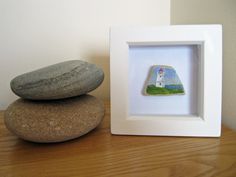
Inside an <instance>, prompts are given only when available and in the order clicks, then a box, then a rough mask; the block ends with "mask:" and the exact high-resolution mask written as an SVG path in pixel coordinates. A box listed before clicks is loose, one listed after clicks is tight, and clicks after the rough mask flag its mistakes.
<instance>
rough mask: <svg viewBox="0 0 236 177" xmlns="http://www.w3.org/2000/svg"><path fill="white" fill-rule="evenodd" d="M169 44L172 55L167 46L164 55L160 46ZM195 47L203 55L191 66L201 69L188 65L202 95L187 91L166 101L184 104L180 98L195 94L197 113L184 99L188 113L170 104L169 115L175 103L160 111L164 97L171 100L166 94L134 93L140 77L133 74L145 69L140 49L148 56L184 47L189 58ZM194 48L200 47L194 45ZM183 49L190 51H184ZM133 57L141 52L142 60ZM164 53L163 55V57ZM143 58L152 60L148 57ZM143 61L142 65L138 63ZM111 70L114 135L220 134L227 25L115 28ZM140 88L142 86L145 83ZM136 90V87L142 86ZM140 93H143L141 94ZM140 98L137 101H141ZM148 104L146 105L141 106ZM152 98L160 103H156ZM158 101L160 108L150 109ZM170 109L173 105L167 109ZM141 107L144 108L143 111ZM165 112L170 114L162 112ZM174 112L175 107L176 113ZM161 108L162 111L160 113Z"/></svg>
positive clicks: (113, 31) (196, 90)
mask: <svg viewBox="0 0 236 177" xmlns="http://www.w3.org/2000/svg"><path fill="white" fill-rule="evenodd" d="M163 46H164V48H162V49H165V50H166V55H165V50H162V54H160V48H158V47H163ZM183 46H184V47H183ZM133 47H134V48H135V47H136V48H135V50H133V49H132V48H133ZM142 47H144V49H142ZM145 47H146V48H145ZM147 47H153V48H152V50H146V49H147ZM166 47H167V48H166ZM171 47H172V48H171ZM173 47H174V48H173ZM179 47H180V48H179ZM191 48H197V50H196V51H197V54H196V55H194V56H197V57H198V58H197V62H195V63H191V61H193V59H192V58H191V57H190V59H187V60H188V61H190V65H191V66H192V65H194V66H196V67H197V69H196V71H197V72H195V73H192V68H191V67H190V68H188V72H189V75H192V76H194V77H195V78H197V79H192V80H196V83H197V85H194V87H192V88H193V90H194V89H195V92H194V93H196V95H195V96H194V97H193V96H191V95H190V94H189V95H188V93H186V95H185V96H186V97H173V98H171V96H169V98H166V100H167V99H173V100H174V102H175V101H176V103H178V101H179V99H180V98H181V99H183V100H184V99H185V98H187V96H190V99H189V100H192V102H193V105H194V107H195V108H196V109H195V111H196V114H195V113H193V114H192V112H191V111H189V110H190V109H189V108H188V107H191V106H188V104H190V103H189V102H185V103H184V105H185V107H184V108H181V109H182V112H181V111H180V112H179V111H178V110H181V109H175V107H173V105H172V107H171V106H170V109H169V110H170V113H169V112H168V108H169V106H168V105H171V104H169V102H167V106H165V107H163V108H162V109H158V105H162V104H161V102H160V101H161V100H163V99H164V101H166V100H165V97H155V98H154V97H153V98H152V97H149V98H147V97H145V96H143V95H141V96H140V95H136V96H135V95H134V96H132V97H131V96H130V95H132V94H133V93H132V90H131V91H130V89H131V88H132V87H133V85H130V82H133V81H132V80H133V79H132V77H133V76H134V77H136V75H134V74H133V75H132V73H135V71H140V72H143V71H142V69H140V70H139V67H140V68H142V67H141V66H142V59H138V58H139V56H140V55H141V54H140V53H142V52H143V51H147V52H149V53H146V54H145V55H146V56H147V57H150V56H152V55H154V54H155V55H158V56H168V55H169V54H170V53H171V50H172V49H173V51H179V55H180V57H181V55H183V56H187V55H185V54H184V53H189V52H188V51H189V50H190V49H191ZM131 50H133V51H136V53H135V54H134V55H133V54H132V51H131ZM138 50H140V51H138ZM137 51H138V52H137ZM173 51H172V52H173ZM186 51H187V52H186ZM191 51H194V50H192V49H191ZM158 52H159V53H158ZM163 52H164V54H163ZM181 52H184V53H183V54H181ZM144 53H145V52H144ZM144 53H142V54H144ZM155 55H154V56H155ZM173 55H174V54H173ZM132 56H136V57H137V60H136V59H130V57H132ZM158 56H157V58H161V57H158ZM176 56H177V54H176ZM188 56H190V55H188ZM155 57H156V56H155ZM155 57H154V58H155ZM172 58H173V57H172ZM174 58H175V56H174ZM176 60H177V59H176ZM187 60H186V61H187ZM143 61H148V60H146V58H145V57H144V58H143ZM150 61H151V59H150ZM153 61H154V63H155V61H157V60H155V59H154V60H153ZM162 61H163V60H162ZM164 61H167V60H164ZM132 62H133V63H132ZM138 62H141V64H139V65H138V66H136V63H138ZM178 63H180V64H181V60H178ZM157 64H158V63H157ZM134 65H135V67H136V68H135V69H134V71H130V70H133V68H132V66H134ZM143 65H145V64H143ZM176 66H177V65H176ZM178 66H179V65H178ZM182 66H183V67H185V63H182ZM130 67H131V69H130ZM136 73H139V72H136ZM110 74H111V75H110V77H111V83H110V84H111V133H112V134H118V135H152V136H197V137H219V136H220V134H221V94H222V26H221V25H177V26H160V27H140V28H136V27H112V28H111V30H110ZM141 74H142V73H141ZM143 74H145V73H143ZM143 74H142V75H143ZM142 75H140V77H142ZM185 76H186V77H187V76H188V73H187V74H186V73H185V74H184V75H183V77H185ZM194 77H193V78H194ZM135 80H137V82H138V80H139V78H135ZM190 80H191V79H190ZM137 84H138V83H137ZM139 84H140V83H139ZM188 85H191V84H186V87H187V86H188ZM137 87H139V88H141V87H140V85H139V86H137ZM134 88H136V86H135V87H134ZM134 92H135V91H134ZM134 94H139V93H138V92H135V93H134ZM140 94H141V91H140ZM136 98H137V100H135V99H136ZM139 98H140V99H139ZM149 99H150V100H149ZM175 99H176V100H175ZM140 100H141V101H140ZM142 102H143V105H142V104H141V103H142ZM146 102H147V103H146ZM150 102H151V103H154V104H151V106H150ZM156 102H158V105H157V106H156V108H155V106H154V108H152V109H150V107H153V106H152V105H156V104H155V103H156ZM148 104H149V107H148ZM137 105H138V106H139V107H138V106H137ZM140 105H141V106H140ZM176 105H178V104H176ZM145 107H146V108H145ZM159 107H160V106H159ZM166 107H167V109H165V108H166ZM131 109H133V110H134V111H132V110H131ZM140 110H142V111H143V112H142V111H141V112H140ZM164 110H165V112H163V113H160V112H161V111H164ZM171 110H172V112H171ZM173 110H175V112H176V114H175V112H173ZM145 111H146V112H145ZM153 111H154V112H153ZM155 111H156V112H157V113H156V114H155ZM158 111H159V112H158ZM150 112H151V113H150ZM159 113H160V114H159Z"/></svg>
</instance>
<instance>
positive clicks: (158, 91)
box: [146, 85, 184, 95]
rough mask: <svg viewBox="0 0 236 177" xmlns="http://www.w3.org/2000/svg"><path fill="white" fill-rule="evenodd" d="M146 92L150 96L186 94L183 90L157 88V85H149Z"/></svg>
mask: <svg viewBox="0 0 236 177" xmlns="http://www.w3.org/2000/svg"><path fill="white" fill-rule="evenodd" d="M146 92H147V94H149V95H172V94H184V90H183V89H167V88H160V87H156V86H155V85H148V86H147V88H146Z"/></svg>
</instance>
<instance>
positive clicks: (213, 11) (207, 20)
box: [171, 0, 236, 129]
mask: <svg viewBox="0 0 236 177" xmlns="http://www.w3.org/2000/svg"><path fill="white" fill-rule="evenodd" d="M171 23H172V24H211V23H215V24H222V25H223V110H222V111H223V112H222V116H223V122H224V123H225V124H226V125H228V126H229V127H231V128H234V129H236V0H171ZM216 72H217V71H216ZM206 96H207V95H206Z"/></svg>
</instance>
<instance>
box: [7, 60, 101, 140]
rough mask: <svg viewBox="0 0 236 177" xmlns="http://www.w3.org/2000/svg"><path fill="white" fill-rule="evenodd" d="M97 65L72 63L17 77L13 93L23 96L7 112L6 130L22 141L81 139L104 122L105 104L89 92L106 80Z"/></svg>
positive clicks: (12, 84) (76, 61)
mask: <svg viewBox="0 0 236 177" xmlns="http://www.w3.org/2000/svg"><path fill="white" fill-rule="evenodd" d="M103 79H104V73H103V71H102V69H100V68H98V67H97V66H96V65H94V64H91V63H88V62H84V61H80V60H72V61H66V62H62V63H58V64H55V65H51V66H48V67H45V68H42V69H39V70H35V71H33V72H29V73H25V74H22V75H20V76H17V77H16V78H14V79H13V80H12V81H11V89H12V91H13V92H14V93H15V94H16V95H18V96H19V97H21V98H20V99H18V100H16V101H15V102H13V103H12V104H11V105H9V107H8V108H7V110H6V111H5V116H4V120H5V124H6V127H7V128H8V129H9V130H10V131H11V132H13V133H14V134H16V135H17V136H19V137H20V138H22V139H25V140H28V141H33V142H40V143H51V142H62V141H66V140H70V139H74V138H77V137H80V136H82V135H84V134H86V133H88V132H89V131H91V130H92V129H94V128H95V127H97V126H98V124H99V123H100V122H101V121H102V118H103V116H104V105H103V103H102V101H100V100H99V99H97V98H95V97H94V96H91V95H88V94H87V93H88V92H90V91H92V90H94V89H96V88H97V87H98V86H99V85H100V84H101V83H102V81H103Z"/></svg>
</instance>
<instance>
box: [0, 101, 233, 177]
mask: <svg viewBox="0 0 236 177" xmlns="http://www.w3.org/2000/svg"><path fill="white" fill-rule="evenodd" d="M109 124H110V106H109V104H108V103H106V116H105V119H104V121H103V123H102V124H101V125H100V126H99V127H98V128H96V129H95V130H94V131H92V132H91V133H89V134H87V135H85V136H83V137H81V138H78V139H75V140H72V141H68V142H65V143H57V144H35V143H30V142H26V141H23V140H20V139H18V138H17V137H15V136H14V135H13V134H11V133H10V132H9V131H8V130H7V129H6V128H5V126H4V123H3V112H1V113H0V177H37V176H40V177H41V176H42V177H64V176H69V177H77V176H81V177H92V176H101V177H111V176H112V177H113V176H117V177H142V176H143V177H152V176H154V177H156V176H157V177H175V176H176V177H208V176H209V177H210V176H211V177H236V132H233V131H232V130H230V129H228V128H226V127H223V134H222V137H221V138H183V137H182V138H180V137H178V138H177V137H147V136H114V135H111V134H110V128H109V127H110V125H109Z"/></svg>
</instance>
